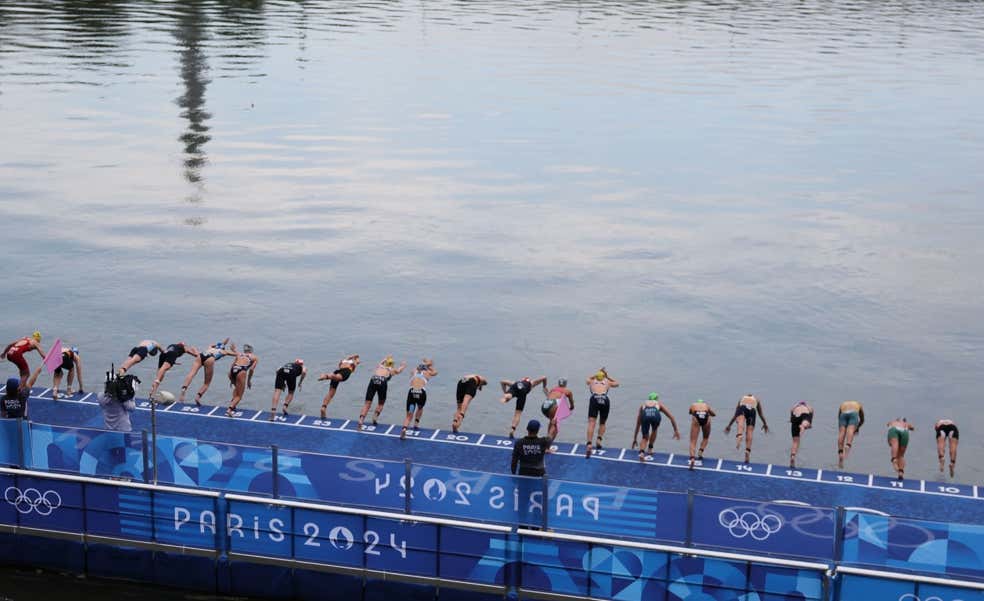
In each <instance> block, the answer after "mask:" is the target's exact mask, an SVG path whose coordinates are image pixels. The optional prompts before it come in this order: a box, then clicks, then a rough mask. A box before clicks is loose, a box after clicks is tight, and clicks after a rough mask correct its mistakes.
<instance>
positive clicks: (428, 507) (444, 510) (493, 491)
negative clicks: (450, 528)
mask: <svg viewBox="0 0 984 601" xmlns="http://www.w3.org/2000/svg"><path fill="white" fill-rule="evenodd" d="M543 492H544V485H543V480H542V479H541V478H527V477H523V476H508V475H502V474H489V473H486V472H475V471H469V470H455V469H449V468H444V467H434V466H429V465H414V466H413V469H412V471H411V498H410V508H411V512H412V513H416V514H424V515H440V516H448V517H454V518H461V519H468V520H477V521H483V522H496V523H500V524H510V525H533V526H539V525H541V524H542V523H543V497H544V494H543Z"/></svg>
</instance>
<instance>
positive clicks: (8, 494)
mask: <svg viewBox="0 0 984 601" xmlns="http://www.w3.org/2000/svg"><path fill="white" fill-rule="evenodd" d="M3 499H4V501H6V502H7V503H9V504H11V505H13V506H14V509H16V510H17V512H18V513H21V514H24V515H27V514H29V513H31V512H32V511H33V512H34V513H36V514H38V515H40V516H48V515H51V512H53V511H54V510H56V509H58V508H59V507H61V504H62V498H61V495H59V494H58V493H57V492H56V491H53V490H48V491H45V492H44V493H42V492H41V491H40V490H38V489H36V488H25V489H24V490H21V489H19V488H17V487H16V486H8V487H7V490H5V491H3Z"/></svg>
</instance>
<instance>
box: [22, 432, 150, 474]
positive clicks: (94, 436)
mask: <svg viewBox="0 0 984 601" xmlns="http://www.w3.org/2000/svg"><path fill="white" fill-rule="evenodd" d="M30 431H31V435H30V449H31V453H30V456H31V462H30V465H31V467H32V468H33V469H37V470H52V471H59V472H69V473H72V474H80V475H84V476H114V477H118V478H128V479H131V480H142V479H143V448H142V441H141V437H140V434H139V433H136V434H133V433H123V432H107V431H104V430H94V429H87V428H68V427H63V426H50V425H47V424H33V423H32V424H31V430H30Z"/></svg>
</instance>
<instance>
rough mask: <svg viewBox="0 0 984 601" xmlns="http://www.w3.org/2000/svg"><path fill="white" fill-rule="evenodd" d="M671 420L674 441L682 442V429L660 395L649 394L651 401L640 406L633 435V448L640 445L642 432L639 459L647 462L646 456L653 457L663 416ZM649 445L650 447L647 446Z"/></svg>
mask: <svg viewBox="0 0 984 601" xmlns="http://www.w3.org/2000/svg"><path fill="white" fill-rule="evenodd" d="M664 413H665V414H666V417H668V418H670V423H671V424H673V440H680V429H679V428H677V423H676V419H674V418H673V414H672V413H670V411H669V410H668V409H667V408H666V406H665V405H663V403H660V402H659V395H658V394H656V393H655V392H650V393H649V400H648V401H646V402H645V403H643V404H642V405H640V406H639V414H638V415H637V416H636V426H635V432H633V433H632V448H633V449H634V448H636V445H637V444H639V443H638V441H637V439H638V437H639V430H640V429H641V430H642V446H641V447H639V459H640V460H645V458H646V456H647V455H648V456H649V457H652V456H653V443H654V442H656V431H657V430H658V429H659V424H660V422H662V421H663V415H662V414H664ZM647 443H648V445H647Z"/></svg>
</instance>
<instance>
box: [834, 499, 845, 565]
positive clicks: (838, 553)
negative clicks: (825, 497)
mask: <svg viewBox="0 0 984 601" xmlns="http://www.w3.org/2000/svg"><path fill="white" fill-rule="evenodd" d="M843 558H844V508H843V507H837V508H835V512H834V562H835V563H840V561H841V559H843Z"/></svg>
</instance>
